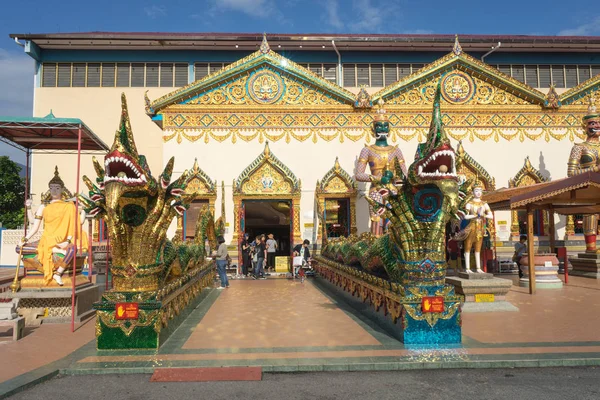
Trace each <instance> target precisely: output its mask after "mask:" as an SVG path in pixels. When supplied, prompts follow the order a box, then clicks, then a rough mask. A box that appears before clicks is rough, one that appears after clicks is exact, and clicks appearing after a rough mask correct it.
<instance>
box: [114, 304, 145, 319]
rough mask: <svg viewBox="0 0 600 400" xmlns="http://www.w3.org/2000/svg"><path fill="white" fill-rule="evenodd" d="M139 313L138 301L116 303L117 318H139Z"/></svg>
mask: <svg viewBox="0 0 600 400" xmlns="http://www.w3.org/2000/svg"><path fill="white" fill-rule="evenodd" d="M139 313H140V310H139V308H138V303H117V304H115V319H137V318H138V315H139Z"/></svg>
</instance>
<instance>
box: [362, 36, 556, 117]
mask: <svg viewBox="0 0 600 400" xmlns="http://www.w3.org/2000/svg"><path fill="white" fill-rule="evenodd" d="M440 79H441V80H442V97H443V98H444V100H445V101H446V102H447V103H449V104H454V105H469V106H472V105H486V106H490V105H494V106H498V105H499V106H502V105H532V104H533V105H543V104H544V101H545V97H546V96H545V95H544V94H543V93H542V92H539V91H537V90H535V89H533V88H531V87H529V86H527V85H525V84H524V83H522V82H519V81H518V80H516V79H514V78H512V77H510V76H508V75H505V74H503V73H502V72H500V71H498V70H497V69H496V68H493V67H491V66H489V65H487V64H485V63H483V62H481V61H479V60H477V59H475V58H474V57H471V56H470V55H468V54H466V53H464V52H463V51H462V48H461V47H460V43H458V38H457V39H456V43H455V45H454V48H453V51H452V52H451V53H449V54H447V55H446V56H444V57H442V58H440V59H439V60H437V61H435V62H433V63H431V64H429V65H426V66H425V67H424V68H422V69H420V70H419V71H417V72H416V73H414V74H412V75H409V76H407V77H405V78H403V79H401V80H399V81H397V82H396V83H394V84H392V85H390V86H388V87H386V88H384V89H382V90H380V91H379V92H377V93H375V94H374V95H373V96H372V97H373V102H376V101H377V100H379V99H380V98H383V100H385V102H386V104H388V105H420V106H422V105H425V104H433V98H434V95H435V88H436V86H437V84H438V82H439V80H440Z"/></svg>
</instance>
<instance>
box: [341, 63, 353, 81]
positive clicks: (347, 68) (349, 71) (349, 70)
mask: <svg viewBox="0 0 600 400" xmlns="http://www.w3.org/2000/svg"><path fill="white" fill-rule="evenodd" d="M342 68H343V69H342V73H343V76H344V86H356V65H354V64H344V65H342Z"/></svg>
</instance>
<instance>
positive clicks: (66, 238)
mask: <svg viewBox="0 0 600 400" xmlns="http://www.w3.org/2000/svg"><path fill="white" fill-rule="evenodd" d="M48 188H49V190H48V192H47V193H46V194H44V195H43V198H42V205H41V206H40V207H39V208H38V209H37V211H36V212H35V214H34V217H33V218H34V222H33V226H32V227H31V230H29V231H28V232H27V236H25V237H24V238H23V239H22V240H21V246H23V257H24V262H25V263H26V265H29V266H34V268H35V269H37V270H38V271H40V272H43V274H44V285H46V286H48V285H50V284H51V283H52V281H55V282H56V284H58V285H59V286H62V285H63V281H62V278H61V276H62V274H63V272H64V271H65V269H66V268H68V267H69V265H70V264H71V263H72V262H73V257H75V256H76V253H77V248H78V247H79V251H81V252H83V251H86V250H87V248H88V237H87V235H86V234H85V232H83V229H81V228H82V221H84V220H85V212H82V214H83V215H80V213H76V210H75V204H74V202H73V201H71V200H70V199H69V198H70V197H71V195H70V193H69V191H68V190H67V189H66V188H65V184H64V182H63V181H62V179H61V178H60V175H59V173H58V167H56V169H55V171H54V177H53V178H52V179H51V180H50V182H49V183H48ZM26 205H27V207H31V200H27V203H26ZM42 223H43V225H44V227H43V232H42V236H41V238H40V240H39V242H37V243H29V241H30V240H31V238H32V237H33V236H34V235H35V234H36V233H37V232H38V231H39V229H40V228H41V226H42ZM76 230H77V232H76ZM76 233H77V234H76ZM75 237H76V238H77V239H76V240H77V243H74V242H73V241H74V238H75ZM78 245H79V246H78ZM17 250H20V246H19V247H17ZM25 260H26V261H25Z"/></svg>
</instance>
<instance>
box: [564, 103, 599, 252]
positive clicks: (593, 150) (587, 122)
mask: <svg viewBox="0 0 600 400" xmlns="http://www.w3.org/2000/svg"><path fill="white" fill-rule="evenodd" d="M582 122H583V123H582V125H583V129H584V130H585V133H586V135H587V139H586V140H585V142H583V143H576V144H575V145H573V148H572V149H571V154H570V155H569V162H568V164H567V176H574V175H579V174H583V173H585V172H598V171H599V167H598V164H599V162H600V157H599V154H600V114H598V112H597V111H596V106H595V105H594V98H593V97H590V104H589V106H588V113H587V115H586V116H584V117H583V121H582ZM597 230H598V215H586V216H584V217H583V235H584V236H585V250H586V252H588V253H595V252H596V232H597Z"/></svg>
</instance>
